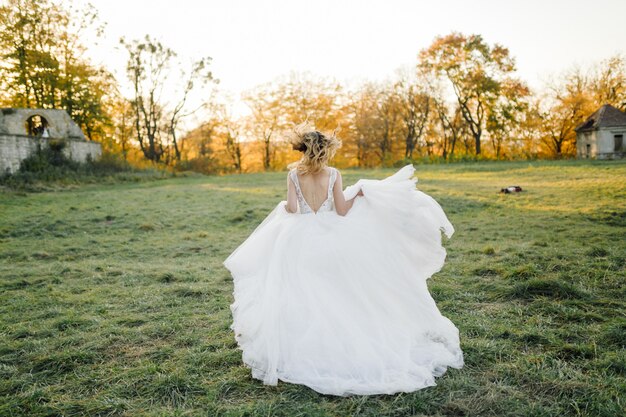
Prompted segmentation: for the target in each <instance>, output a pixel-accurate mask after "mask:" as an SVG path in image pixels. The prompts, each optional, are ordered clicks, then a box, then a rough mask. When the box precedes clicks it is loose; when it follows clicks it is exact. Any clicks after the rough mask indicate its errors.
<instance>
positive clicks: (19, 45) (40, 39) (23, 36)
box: [0, 0, 115, 140]
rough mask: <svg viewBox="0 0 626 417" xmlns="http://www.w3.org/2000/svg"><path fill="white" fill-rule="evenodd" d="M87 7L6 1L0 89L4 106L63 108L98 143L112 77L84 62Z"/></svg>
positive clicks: (93, 23) (92, 20)
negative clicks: (74, 7)
mask: <svg viewBox="0 0 626 417" xmlns="http://www.w3.org/2000/svg"><path fill="white" fill-rule="evenodd" d="M97 21H98V14H97V12H96V11H95V9H94V8H93V7H91V6H89V5H88V6H86V7H84V8H81V9H77V10H75V9H73V8H71V6H67V7H64V6H62V5H61V4H58V3H55V2H52V1H50V0H33V1H24V0H7V1H6V2H5V3H4V5H2V6H0V56H1V57H2V61H0V62H1V63H0V89H1V90H3V91H4V96H5V97H4V100H3V101H4V102H5V103H6V105H10V106H15V107H40V108H62V109H65V110H66V111H67V112H68V113H69V115H70V116H71V117H72V119H73V120H74V121H75V122H76V123H77V124H78V125H79V126H80V127H81V128H82V129H83V131H84V132H85V135H86V136H87V137H88V138H90V139H98V140H102V139H103V137H104V136H105V130H106V126H107V125H109V124H110V113H109V112H108V110H109V109H108V108H107V107H106V104H105V103H106V102H107V101H108V100H107V94H108V91H111V90H114V89H115V88H114V80H113V77H112V76H111V74H110V73H109V72H108V71H107V70H105V69H104V68H101V67H96V66H93V65H92V64H91V63H90V62H89V61H87V60H86V59H85V58H83V53H84V51H85V46H84V44H83V42H82V41H83V38H84V34H85V32H86V30H87V29H89V28H93V27H95V29H96V32H97V33H98V34H100V33H101V26H99V25H98V24H97Z"/></svg>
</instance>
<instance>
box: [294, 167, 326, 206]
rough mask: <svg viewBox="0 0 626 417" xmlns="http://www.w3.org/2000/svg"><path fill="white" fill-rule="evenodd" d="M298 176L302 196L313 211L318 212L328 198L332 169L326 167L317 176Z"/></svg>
mask: <svg viewBox="0 0 626 417" xmlns="http://www.w3.org/2000/svg"><path fill="white" fill-rule="evenodd" d="M297 175H298V183H299V185H300V190H301V192H302V196H303V197H304V199H305V200H306V202H307V204H308V205H309V207H310V208H311V209H312V210H313V211H318V210H319V209H320V207H321V206H322V204H324V202H325V201H326V198H327V197H328V187H329V185H330V184H329V181H330V169H329V168H328V167H326V168H324V169H323V170H322V171H320V172H316V173H315V174H304V175H300V174H297Z"/></svg>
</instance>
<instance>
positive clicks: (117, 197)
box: [0, 161, 626, 417]
mask: <svg viewBox="0 0 626 417" xmlns="http://www.w3.org/2000/svg"><path fill="white" fill-rule="evenodd" d="M417 168H418V169H417V173H418V177H419V183H418V186H419V187H420V188H421V189H422V190H423V191H425V192H427V193H429V194H431V195H432V196H434V197H435V198H436V199H437V200H438V201H439V202H440V203H441V204H442V206H443V207H444V209H445V210H446V212H447V213H448V215H449V217H450V219H451V221H452V223H453V224H454V225H455V227H456V234H455V235H454V236H453V238H452V239H451V240H450V241H447V242H446V246H447V248H448V254H449V256H448V261H447V264H446V266H445V267H444V269H443V270H442V271H441V272H440V273H439V274H437V275H435V276H434V277H433V278H432V279H431V280H430V281H429V288H430V290H431V292H432V294H433V296H434V298H435V300H436V301H437V303H438V306H439V308H440V310H441V311H442V313H443V314H444V315H446V316H447V317H449V318H450V319H451V320H452V321H453V322H454V323H455V324H456V325H457V326H458V328H459V330H460V333H461V342H462V348H463V350H464V352H465V360H466V365H465V367H464V368H463V369H461V370H455V369H450V370H449V371H448V372H447V373H446V374H445V375H444V376H443V377H441V378H439V379H437V383H438V385H437V386H436V387H430V388H426V389H423V390H420V391H417V392H414V393H410V394H397V395H393V396H387V395H380V396H370V397H350V398H337V397H332V396H324V395H320V394H318V393H316V392H315V391H312V390H310V389H308V388H306V387H303V386H298V385H291V384H286V383H279V385H278V386H277V387H268V386H264V385H262V384H261V383H260V382H258V381H256V380H253V379H252V378H251V376H250V372H249V370H248V369H247V368H245V367H244V366H243V365H242V363H241V352H240V351H238V350H237V348H236V344H235V341H234V337H233V334H232V333H231V331H230V329H229V325H230V323H231V315H230V310H229V304H230V303H231V302H232V281H231V278H230V276H229V274H228V271H226V270H225V269H224V268H223V267H222V264H221V263H222V261H223V260H224V259H225V258H226V256H228V254H229V253H230V252H231V251H232V250H233V249H235V247H236V246H237V245H238V244H240V243H241V242H242V241H243V240H244V239H245V237H246V236H247V235H248V234H249V233H250V232H251V231H252V230H253V229H254V227H255V226H256V225H257V224H258V223H259V222H260V221H261V220H262V219H263V218H264V217H265V215H266V214H267V213H268V212H269V211H270V210H271V209H272V208H273V207H274V205H275V204H276V202H277V201H279V200H280V199H283V198H284V193H285V192H284V187H285V174H284V173H269V174H249V175H242V176H238V175H232V176H224V177H189V178H172V179H164V180H159V181H149V182H139V183H122V184H90V185H82V186H79V187H77V188H73V189H70V190H65V191H59V192H41V193H36V194H32V193H24V192H10V191H5V192H4V193H2V194H0V199H1V200H0V415H2V416H5V415H6V416H13V415H15V416H18V415H19V416H57V415H58V416H61V415H63V416H71V415H89V416H105V415H124V416H148V415H150V416H169V415H180V416H182V415H185V416H196V415H206V416H289V417H291V416H372V417H374V416H414V415H429V416H577V415H580V416H607V417H608V416H611V417H613V416H618V415H622V414H623V413H624V409H625V402H624V401H626V400H625V398H626V350H625V348H626V308H625V307H626V302H625V296H626V291H625V290H626V286H625V285H624V283H625V278H626V266H625V263H626V245H625V242H626V239H625V238H626V233H625V232H626V162H624V161H621V162H620V161H617V162H596V161H559V162H499V163H475V164H458V165H426V166H418V167H417ZM392 171H393V170H390V169H387V170H368V171H348V170H346V171H344V183H346V184H350V183H352V182H354V181H356V179H358V178H360V177H372V178H382V177H384V176H386V175H388V174H390V173H391V172H392ZM508 185H521V186H522V187H524V189H525V191H524V192H523V193H521V194H519V195H502V194H498V193H497V191H498V190H499V189H500V188H501V187H504V186H508Z"/></svg>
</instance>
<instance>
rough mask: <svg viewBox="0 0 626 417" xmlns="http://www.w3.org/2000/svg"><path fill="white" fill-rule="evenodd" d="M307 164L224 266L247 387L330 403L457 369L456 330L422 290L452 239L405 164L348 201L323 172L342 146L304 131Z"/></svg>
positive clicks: (299, 140) (299, 144) (350, 193)
mask: <svg viewBox="0 0 626 417" xmlns="http://www.w3.org/2000/svg"><path fill="white" fill-rule="evenodd" d="M292 142H293V147H294V149H297V150H299V151H301V152H302V154H303V155H302V158H301V159H300V160H299V161H297V162H296V163H295V164H292V166H291V168H292V169H291V170H290V171H289V174H288V176H287V200H286V201H281V202H280V203H278V205H277V206H276V207H275V208H274V210H273V211H272V212H271V213H270V214H269V215H268V216H267V218H266V219H265V220H264V221H263V222H262V223H261V224H260V225H259V226H258V227H257V228H256V229H255V230H254V232H253V233H252V234H251V235H250V236H249V237H248V238H247V239H246V240H245V241H244V242H243V243H242V244H241V245H240V246H239V247H238V248H237V249H236V250H235V251H234V252H233V253H232V254H231V255H230V256H229V257H228V258H227V259H226V260H225V261H224V265H225V266H226V267H227V268H228V269H229V270H230V272H231V274H232V276H233V279H234V292H233V295H234V302H233V304H232V305H231V311H232V314H233V324H232V326H231V328H232V329H233V330H234V332H235V339H236V341H237V343H238V345H239V347H240V349H241V350H242V351H243V362H244V363H245V364H246V365H247V366H248V367H250V369H251V370H252V376H253V377H254V378H257V379H259V380H262V381H263V383H265V384H267V385H276V384H277V382H278V380H279V379H280V380H282V381H284V382H290V383H296V384H303V385H306V386H308V387H310V388H312V389H314V390H315V391H318V392H320V393H323V394H332V395H338V396H347V395H352V394H359V395H371V394H393V393H396V392H411V391H415V390H418V389H421V388H424V387H427V386H432V385H436V383H435V377H438V376H441V375H443V374H444V373H445V372H446V369H447V367H453V368H457V369H460V368H462V366H463V353H462V351H461V348H460V340H459V331H458V329H457V328H456V327H455V326H454V324H453V323H452V322H451V321H450V320H449V319H447V318H446V317H444V316H443V315H442V314H441V313H440V312H439V310H438V308H437V306H436V304H435V302H434V300H433V299H432V297H431V295H430V293H429V291H428V287H427V285H426V280H427V279H428V278H429V277H430V276H431V275H432V274H434V273H435V272H437V271H439V270H440V269H441V268H442V266H443V264H444V260H445V257H446V251H445V249H444V248H443V247H442V245H441V232H442V231H443V232H444V233H445V234H446V236H447V237H451V236H452V234H453V233H454V228H453V227H452V225H451V224H450V222H449V221H448V219H447V217H446V215H445V214H444V212H443V210H442V209H441V207H440V206H439V204H438V203H437V202H436V201H435V200H434V199H432V198H431V197H429V196H428V195H426V194H424V193H422V192H420V191H418V190H417V189H416V187H415V184H416V181H417V180H416V179H414V178H413V174H414V171H415V170H414V168H413V166H412V165H407V166H405V167H404V168H402V169H400V170H399V171H398V172H397V173H395V174H394V175H392V176H390V177H387V178H385V179H383V180H368V179H361V180H359V181H358V182H357V183H356V184H354V185H353V186H350V187H348V188H347V189H346V190H345V191H344V190H343V183H342V177H341V174H340V173H339V171H338V170H337V169H335V168H332V167H330V166H328V165H327V163H328V161H329V160H330V159H331V158H332V157H333V155H334V154H335V151H336V150H337V149H338V148H339V147H340V145H341V141H340V140H339V139H337V138H336V137H335V135H334V134H332V135H325V134H322V133H321V132H318V131H316V130H313V129H312V128H309V127H307V125H300V126H298V127H297V128H296V130H295V135H294V138H293V139H292Z"/></svg>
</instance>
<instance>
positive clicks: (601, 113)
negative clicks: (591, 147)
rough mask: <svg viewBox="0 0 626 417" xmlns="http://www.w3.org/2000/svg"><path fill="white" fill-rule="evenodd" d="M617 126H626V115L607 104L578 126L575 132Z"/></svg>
mask: <svg viewBox="0 0 626 417" xmlns="http://www.w3.org/2000/svg"><path fill="white" fill-rule="evenodd" d="M616 126H626V113H624V112H622V111H620V110H618V109H616V108H615V107H613V106H611V105H610V104H605V105H604V106H602V107H600V108H599V109H598V110H596V111H595V113H593V114H592V115H591V116H589V117H588V118H587V120H585V121H584V122H582V123H581V124H579V125H578V126H576V128H575V129H574V130H575V131H576V132H578V131H587V130H595V129H598V128H600V127H616Z"/></svg>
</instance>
